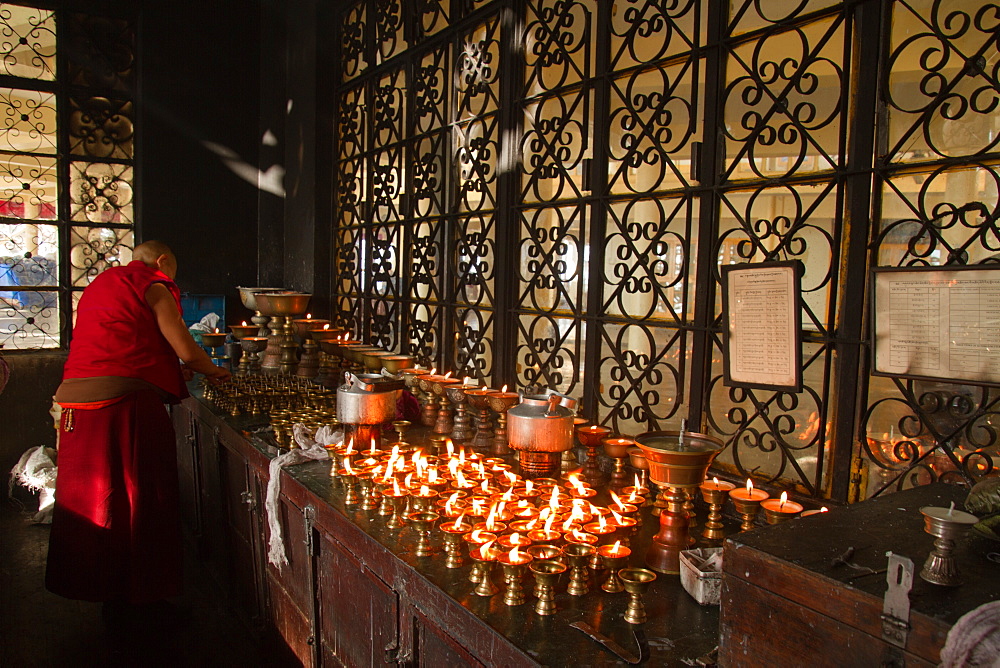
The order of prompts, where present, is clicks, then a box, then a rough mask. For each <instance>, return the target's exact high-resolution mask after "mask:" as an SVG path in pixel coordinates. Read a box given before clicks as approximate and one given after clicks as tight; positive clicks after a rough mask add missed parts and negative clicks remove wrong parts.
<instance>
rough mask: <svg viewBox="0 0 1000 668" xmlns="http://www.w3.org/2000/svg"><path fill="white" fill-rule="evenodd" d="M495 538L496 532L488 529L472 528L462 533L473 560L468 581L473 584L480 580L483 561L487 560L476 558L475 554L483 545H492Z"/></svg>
mask: <svg viewBox="0 0 1000 668" xmlns="http://www.w3.org/2000/svg"><path fill="white" fill-rule="evenodd" d="M496 539H497V536H496V534H494V533H490V532H489V531H476V530H472V531H470V532H469V533H466V534H462V540H463V541H465V543H466V544H467V545H468V546H469V557H470V558H471V559H472V560H473V562H475V563H474V564H473V566H472V570H471V571H469V582H473V583H475V584H479V583H480V582H482V579H483V573H484V572H485V571H484V569H483V562H484V561H488V560H484V559H476V558H475V556H476V553H477V552H479V549H480V548H481V547H482V546H483V545H486V544H490V545H492V544H493V543H494V542H496ZM494 593H496V592H494ZM491 596H492V594H491Z"/></svg>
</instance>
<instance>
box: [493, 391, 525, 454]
mask: <svg viewBox="0 0 1000 668" xmlns="http://www.w3.org/2000/svg"><path fill="white" fill-rule="evenodd" d="M486 397H487V398H486V402H487V404H489V407H490V408H492V409H493V412H495V413H496V414H497V427H496V430H495V431H494V432H493V450H492V454H494V455H499V456H503V455H509V454H510V453H511V449H510V443H508V441H507V411H508V410H510V408H511V407H512V406H516V405H517V403H518V401H520V399H521V397H520V395H518V394H517V393H516V392H493V393H492V394H488V395H486Z"/></svg>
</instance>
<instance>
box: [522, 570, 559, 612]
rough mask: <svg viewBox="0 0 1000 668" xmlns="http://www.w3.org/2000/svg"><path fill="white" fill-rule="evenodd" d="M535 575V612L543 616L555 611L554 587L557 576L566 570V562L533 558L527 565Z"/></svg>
mask: <svg viewBox="0 0 1000 668" xmlns="http://www.w3.org/2000/svg"><path fill="white" fill-rule="evenodd" d="M529 568H530V569H531V572H532V574H533V575H534V576H535V598H537V599H538V600H537V601H536V602H535V613H536V614H539V615H543V616H547V615H554V614H555V613H556V596H555V587H556V583H557V582H558V581H559V576H561V575H562V574H563V573H565V572H566V564H564V563H562V562H559V561H553V560H548V559H542V560H537V559H533V560H532V562H531V565H530V566H529Z"/></svg>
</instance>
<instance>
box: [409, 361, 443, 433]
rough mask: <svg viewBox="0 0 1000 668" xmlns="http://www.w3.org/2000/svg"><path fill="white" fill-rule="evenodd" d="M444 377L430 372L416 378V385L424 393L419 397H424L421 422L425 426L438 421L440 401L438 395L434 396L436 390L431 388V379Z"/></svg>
mask: <svg viewBox="0 0 1000 668" xmlns="http://www.w3.org/2000/svg"><path fill="white" fill-rule="evenodd" d="M443 377H444V376H437V375H433V374H431V373H429V372H428V373H427V374H424V375H418V376H417V377H416V379H415V380H414V383H415V384H416V385H415V387H418V388H420V390H421V393H422V397H418V398H421V399H423V406H422V407H421V409H420V424H422V425H424V426H425V427H433V426H434V425H435V423H437V417H438V403H437V397H436V396H434V392H433V390H431V381H433V380H434V379H436V378H443Z"/></svg>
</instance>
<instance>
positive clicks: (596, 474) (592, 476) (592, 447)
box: [576, 424, 611, 484]
mask: <svg viewBox="0 0 1000 668" xmlns="http://www.w3.org/2000/svg"><path fill="white" fill-rule="evenodd" d="M610 433H611V430H610V429H609V428H607V427H602V426H600V425H596V424H593V425H590V426H589V427H577V429H576V437H577V438H578V439H579V440H580V443H581V444H582V445H583V447H585V448H587V463H586V464H584V466H583V478H584V480H586V481H587V482H589V483H594V484H596V483H599V482H601V481H602V480H603V479H604V475H603V474H602V473H601V468H600V466H598V464H597V454H598V452H597V449H598V448H599V447H600V446H601V442H602V441H603V440H604V438H605V437H607V435H608V434H610Z"/></svg>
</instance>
